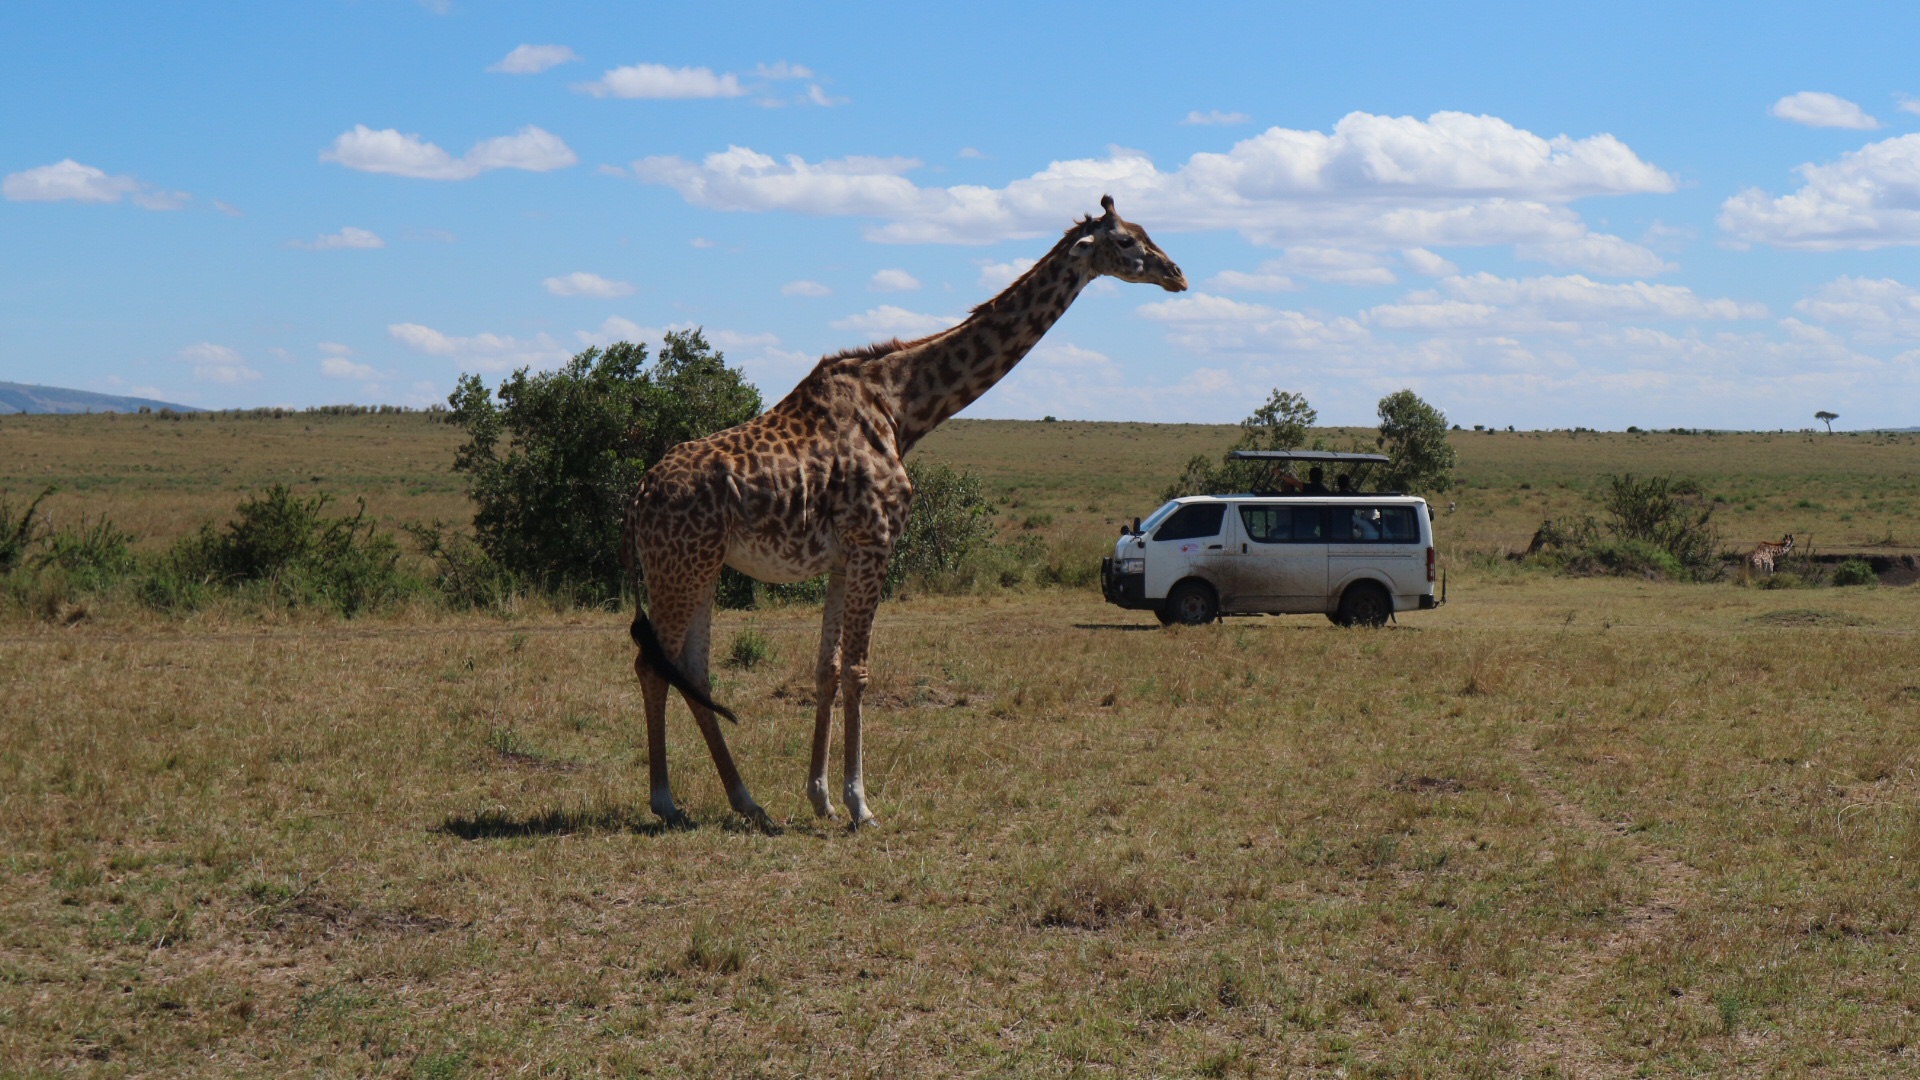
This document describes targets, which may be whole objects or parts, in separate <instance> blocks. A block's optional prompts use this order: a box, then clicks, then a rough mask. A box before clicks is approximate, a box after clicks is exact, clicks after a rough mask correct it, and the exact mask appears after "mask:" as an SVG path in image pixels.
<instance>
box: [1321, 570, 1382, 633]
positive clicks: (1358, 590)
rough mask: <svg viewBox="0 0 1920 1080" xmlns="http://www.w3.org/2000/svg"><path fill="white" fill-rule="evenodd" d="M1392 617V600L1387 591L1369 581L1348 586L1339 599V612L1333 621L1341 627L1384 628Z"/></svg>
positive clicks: (1335, 614)
mask: <svg viewBox="0 0 1920 1080" xmlns="http://www.w3.org/2000/svg"><path fill="white" fill-rule="evenodd" d="M1392 615H1393V598H1392V597H1390V596H1388V595H1387V590H1385V589H1383V588H1381V587H1380V586H1378V585H1376V584H1374V583H1373V582H1371V581H1359V582H1355V583H1354V584H1352V585H1350V586H1348V588H1347V591H1346V592H1345V593H1344V594H1342V595H1341V597H1340V610H1339V611H1337V612H1335V613H1334V617H1333V621H1334V622H1337V623H1339V624H1340V625H1341V626H1385V625H1386V623H1387V619H1388V618H1389V617H1390V616H1392Z"/></svg>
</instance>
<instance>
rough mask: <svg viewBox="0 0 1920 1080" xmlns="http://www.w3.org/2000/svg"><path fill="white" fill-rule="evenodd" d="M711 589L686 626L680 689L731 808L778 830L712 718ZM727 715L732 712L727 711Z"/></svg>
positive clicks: (770, 829) (769, 829) (770, 830)
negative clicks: (755, 798) (683, 680)
mask: <svg viewBox="0 0 1920 1080" xmlns="http://www.w3.org/2000/svg"><path fill="white" fill-rule="evenodd" d="M711 593H712V589H711V587H709V589H708V594H709V595H708V597H707V602H706V603H705V604H704V605H702V606H701V607H699V608H698V609H696V610H695V612H694V616H693V619H692V620H691V622H690V623H689V624H688V626H687V635H686V641H685V643H684V644H683V645H682V646H681V649H680V667H681V670H682V671H683V672H684V673H685V674H686V678H687V681H688V683H689V684H690V685H689V686H688V687H686V688H683V689H682V690H681V695H682V696H683V697H685V698H686V701H687V707H688V708H689V709H691V710H692V711H693V721H694V723H696V724H698V725H699V726H700V735H701V737H702V738H704V739H705V740H706V742H707V751H708V753H710V754H712V755H713V765H714V768H715V769H717V770H718V771H719V773H720V783H721V785H722V786H723V787H725V788H726V790H727V803H728V804H729V805H731V806H732V807H733V811H734V813H736V814H739V815H740V816H741V817H743V818H746V819H747V820H748V821H750V822H752V823H753V824H754V825H756V826H758V827H759V828H760V829H761V831H763V832H767V833H777V832H779V831H780V827H779V826H778V825H775V824H774V822H773V818H771V817H769V816H768V815H767V812H766V811H765V810H763V809H761V808H760V804H759V803H757V802H754V801H753V795H752V793H751V792H749V791H748V790H747V783H746V781H745V780H744V779H742V778H741V776H740V770H739V768H738V767H736V766H735V765H734V763H733V755H732V754H731V753H730V752H728V750H727V738H726V736H725V735H724V734H723V733H722V732H721V731H720V724H719V722H718V721H717V720H715V719H714V718H713V716H714V710H713V709H712V708H710V707H709V705H710V704H711V703H712V701H713V698H712V696H711V694H710V689H711V686H712V684H711V683H710V682H709V680H708V677H707V665H708V658H709V655H710V651H711V646H712V628H713V603H712V596H711ZM728 719H732V715H731V714H728Z"/></svg>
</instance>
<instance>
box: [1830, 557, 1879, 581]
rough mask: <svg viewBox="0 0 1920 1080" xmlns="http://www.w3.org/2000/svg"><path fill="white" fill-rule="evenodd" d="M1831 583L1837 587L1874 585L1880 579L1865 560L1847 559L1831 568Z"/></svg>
mask: <svg viewBox="0 0 1920 1080" xmlns="http://www.w3.org/2000/svg"><path fill="white" fill-rule="evenodd" d="M1832 581H1833V584H1835V585H1838V586H1847V585H1875V584H1878V583H1879V581H1880V577H1879V575H1877V574H1875V573H1874V572H1873V566H1872V564H1870V563H1868V562H1867V560H1865V559H1848V560H1847V561H1845V562H1843V563H1841V564H1840V565H1839V566H1836V567H1834V568H1833V578H1832Z"/></svg>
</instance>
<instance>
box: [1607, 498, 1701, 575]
mask: <svg viewBox="0 0 1920 1080" xmlns="http://www.w3.org/2000/svg"><path fill="white" fill-rule="evenodd" d="M1602 500H1603V505H1604V506H1605V508H1606V511H1607V514H1608V518H1609V520H1608V522H1607V530H1608V531H1609V532H1611V533H1612V534H1613V535H1614V536H1615V538H1617V539H1619V540H1623V541H1637V542H1640V543H1643V544H1646V545H1649V546H1651V547H1653V548H1655V549H1657V550H1660V551H1663V552H1665V553H1667V554H1668V555H1670V556H1672V558H1673V561H1674V562H1675V563H1676V564H1678V566H1679V567H1680V568H1681V569H1682V571H1683V572H1684V573H1686V574H1701V573H1704V572H1706V571H1707V570H1708V568H1710V567H1711V566H1713V564H1714V562H1715V559H1714V552H1715V551H1717V550H1718V549H1719V546H1720V545H1719V533H1718V532H1717V530H1716V529H1715V528H1714V525H1713V503H1712V502H1711V501H1710V500H1708V499H1707V498H1706V497H1705V495H1703V494H1702V492H1701V490H1700V486H1699V485H1698V484H1695V483H1694V482H1692V481H1690V480H1680V481H1675V480H1674V479H1673V478H1672V477H1667V476H1649V477H1644V478H1636V477H1635V476H1634V475H1633V474H1632V473H1626V474H1624V475H1620V476H1613V477H1609V478H1608V483H1607V491H1606V493H1605V495H1603V496H1602Z"/></svg>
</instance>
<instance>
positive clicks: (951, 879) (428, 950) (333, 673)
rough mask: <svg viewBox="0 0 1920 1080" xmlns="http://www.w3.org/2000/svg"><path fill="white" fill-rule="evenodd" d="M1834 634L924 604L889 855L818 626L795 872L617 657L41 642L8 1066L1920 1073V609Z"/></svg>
mask: <svg viewBox="0 0 1920 1080" xmlns="http://www.w3.org/2000/svg"><path fill="white" fill-rule="evenodd" d="M1676 600H1678V601H1680V602H1676ZM1822 600H1823V602H1826V606H1827V608H1829V609H1831V611H1832V612H1833V613H1834V614H1838V615H1844V616H1846V620H1850V621H1853V622H1856V623H1857V625H1846V624H1845V621H1835V622H1826V623H1822V624H1821V625H1818V626H1814V627H1789V628H1782V627H1779V626H1777V625H1775V620H1773V619H1772V618H1770V616H1771V615H1772V613H1774V612H1777V611H1782V610H1795V608H1793V607H1789V605H1790V604H1796V605H1797V606H1798V607H1799V608H1801V609H1804V606H1805V601H1804V595H1803V596H1801V597H1794V596H1792V595H1791V594H1787V593H1767V592H1758V591H1742V590H1736V589H1731V588H1728V587H1725V586H1697V587H1680V586H1653V585H1639V584H1627V583H1620V582H1613V581H1587V582H1560V581H1552V580H1550V579H1534V580H1533V581H1531V582H1530V583H1527V584H1523V585H1519V586H1513V587H1507V588H1498V589H1495V588H1487V589H1480V588H1475V587H1472V586H1471V585H1470V584H1469V585H1468V586H1467V587H1463V588H1461V590H1460V592H1459V594H1458V599H1457V600H1456V603H1454V604H1453V605H1451V606H1450V607H1448V608H1447V609H1444V610H1442V611H1440V612H1435V613H1429V614H1426V615H1423V616H1419V617H1409V618H1408V619H1407V620H1406V621H1405V623H1403V624H1402V626H1401V627H1399V628H1395V629H1390V630H1387V631H1385V632H1380V633H1366V632H1349V631H1340V630H1336V629H1334V628H1332V627H1330V626H1328V625H1327V624H1325V623H1324V622H1323V621H1318V620H1311V619H1286V620H1278V619H1275V620H1261V621H1251V622H1233V623H1228V624H1225V625H1222V626H1218V627H1209V628H1203V629H1198V630H1195V629H1182V630H1178V631H1173V632H1162V631H1159V630H1157V629H1155V630H1148V629H1145V628H1144V627H1143V625H1142V624H1141V623H1140V622H1138V621H1137V620H1136V619H1135V618H1132V617H1121V618H1116V616H1115V614H1114V613H1113V612H1112V610H1111V609H1107V608H1104V607H1102V606H1100V605H1098V604H1097V603H1094V602H1090V601H1088V600H1085V599H1081V598H1079V597H1077V596H1073V595H1071V594H1062V593H1049V594H1036V595H1030V596H1027V597H1019V598H1010V599H1001V600H973V599H965V600H958V601H939V602H934V601H925V600H916V601H912V602H909V603H906V604H900V605H891V606H889V607H888V608H887V609H885V610H884V612H883V615H882V619H881V626H880V630H879V634H878V641H879V648H878V654H877V664H876V675H875V683H874V686H873V690H872V700H873V701H875V702H876V708H875V709H874V710H873V712H874V715H875V718H876V719H875V722H874V725H873V726H874V734H873V736H872V738H871V741H870V744H869V746H870V749H869V770H870V772H869V776H868V783H869V788H870V791H871V793H872V797H873V798H874V800H875V804H876V806H877V807H878V809H879V811H880V813H881V814H882V817H883V820H885V821H886V823H887V824H886V826H885V827H884V828H883V829H882V830H881V831H879V832H875V833H870V834H867V835H862V836H858V837H849V836H846V835H843V834H841V833H840V832H838V831H835V830H830V829H825V828H821V827H818V826H816V825H814V824H813V822H812V818H811V816H810V813H809V811H808V810H807V809H806V804H805V800H804V799H803V798H802V795H801V791H800V780H801V776H802V773H803V771H804V767H805V755H806V740H807V736H808V729H809V726H810V725H809V723H808V716H809V714H810V709H809V706H808V698H809V696H810V694H811V687H810V681H811V680H810V678H809V677H808V675H807V668H808V665H809V662H810V661H809V659H808V658H809V657H810V656H811V654H812V635H813V621H814V618H815V615H814V614H813V613H812V612H810V611H808V610H805V609H785V610H776V611H771V612H769V611H761V612H757V613H753V614H752V616H751V618H752V620H753V622H752V627H753V630H754V632H755V633H759V634H762V635H765V637H766V638H767V639H768V641H769V642H770V644H771V648H772V658H771V659H770V660H769V661H767V662H765V663H762V664H759V665H756V666H755V667H754V668H752V669H747V670H740V669H723V671H722V673H721V675H720V680H721V681H720V692H721V695H722V696H723V698H724V699H725V700H727V701H728V702H730V703H731V704H733V705H735V706H736V707H738V708H740V710H741V712H742V715H743V716H745V717H746V718H747V719H746V723H745V724H743V725H742V726H741V727H740V728H738V729H736V730H735V731H734V732H731V733H730V734H732V735H733V743H734V745H735V748H736V750H737V751H738V754H739V756H740V758H741V759H742V761H743V763H744V767H745V769H746V771H747V776H748V779H749V781H750V783H752V784H753V785H754V787H755V789H756V791H757V792H758V794H759V797H760V799H761V800H762V802H763V803H765V804H766V805H767V807H768V809H769V810H770V811H772V812H773V813H774V814H775V815H776V817H780V818H787V819H791V821H792V823H793V828H792V829H790V831H789V832H788V833H786V834H785V835H784V836H779V837H771V838H769V837H764V836H760V835H758V834H756V833H754V832H751V831H748V830H746V829H743V828H741V827H739V825H738V824H737V822H736V821H735V820H734V819H733V818H732V817H731V816H730V815H729V814H728V813H727V811H726V807H725V802H724V799H723V798H722V797H721V793H720V792H719V791H718V787H717V784H716V783H715V781H714V779H713V776H712V768H711V765H710V764H709V763H708V762H707V761H706V760H705V755H704V752H703V751H702V750H701V749H700V747H699V745H698V740H697V739H696V738H694V737H693V733H692V730H691V725H689V724H686V723H685V722H684V718H681V719H679V720H678V721H677V722H676V727H675V730H674V739H675V742H674V746H673V766H674V769H675V775H676V777H677V786H678V790H679V793H680V795H681V797H682V799H683V801H684V802H685V803H686V804H687V805H688V807H689V809H690V811H691V812H692V814H693V815H694V817H695V819H696V820H697V821H698V822H699V826H698V827H697V828H695V829H693V830H691V831H686V832H669V831H661V830H660V829H659V828H658V827H657V826H656V825H655V823H654V822H653V820H652V819H651V818H650V816H649V815H648V814H647V812H646V810H645V791H644V765H643V761H642V752H641V749H640V740H639V738H638V733H637V728H636V724H635V719H636V716H637V705H636V695H635V693H634V688H633V686H632V681H631V678H630V676H629V675H628V674H627V670H626V669H627V665H628V663H629V662H630V655H629V654H630V651H631V647H630V646H629V645H628V644H626V643H625V642H624V640H623V638H622V632H621V626H620V625H619V623H620V622H621V620H620V619H619V617H618V616H613V615H603V616H575V617H560V616H550V617H544V618H530V619H527V620H524V621H523V622H519V623H514V624H502V623H500V622H497V621H492V620H477V619H441V620H437V621H434V620H425V619H421V620H414V621H406V622H402V621H386V622H379V623H356V624H353V625H352V626H351V627H346V626H341V625H335V624H315V625H288V626H282V627H273V628H261V627H255V626H248V625H244V624H237V625H218V624H208V625H201V624H197V623H195V622H193V621H191V620H189V621H187V622H185V623H168V624H160V623H140V622H131V623H124V624H121V625H117V626H113V627H107V626H102V625H98V624H88V625H83V626H80V627H78V628H75V629H71V630H55V629H51V628H47V627H44V626H42V625H39V624H22V625H19V626H16V627H14V628H13V629H12V630H11V631H10V632H9V636H8V637H7V638H6V639H5V641H4V642H3V643H0V674H4V678H5V681H6V683H7V685H8V686H9V687H10V688H11V691H10V701H9V712H10V720H9V723H8V724H7V725H6V726H5V728H4V733H3V734H0V780H3V781H4V782H0V850H3V851H4V858H5V859H6V862H7V874H6V877H5V879H4V885H0V926H3V927H4V928H5V929H4V930H3V931H0V1019H4V1021H5V1022H4V1023H0V1059H4V1060H6V1061H9V1062H13V1063H15V1064H16V1066H17V1067H20V1068H23V1069H26V1070H28V1071H33V1070H45V1071H55V1070H61V1069H66V1068H75V1067H84V1068H91V1069H94V1070H97V1071H100V1072H102V1073H116V1072H121V1071H126V1072H132V1073H140V1074H177V1075H187V1074H197V1073H203V1072H205V1071H207V1070H208V1069H209V1068H210V1067H211V1068H214V1069H217V1070H218V1071H223V1072H257V1073H283V1072H287V1071H309V1070H326V1071H330V1072H336V1073H341V1072H344V1073H353V1074H389V1075H390V1074H398V1075H407V1074H410V1073H411V1074H413V1075H455V1074H465V1073H471V1074H473V1075H494V1074H503V1073H507V1072H510V1071H519V1070H522V1069H525V1070H528V1071H532V1072H537V1073H558V1072H575V1073H596V1074H597V1073H601V1072H605V1073H631V1072H654V1073H696V1074H711V1075H732V1074H766V1075H785V1074H790V1073H795V1072H801V1071H810V1072H818V1073H823V1074H827V1075H840V1074H872V1075H906V1074H921V1075H924V1074H947V1073H953V1072H985V1073H995V1074H1000V1073H1012V1074H1021V1075H1057V1074H1059V1073H1062V1072H1068V1071H1073V1070H1075V1069H1079V1070H1082V1071H1085V1072H1088V1073H1093V1074H1115V1075H1142V1074H1184V1073H1192V1072H1200V1073H1202V1074H1210V1075H1241V1074H1250V1075H1284V1074H1288V1073H1293V1072H1303V1071H1312V1070H1324V1071H1328V1072H1333V1071H1342V1070H1343V1071H1347V1072H1359V1073H1362V1074H1367V1075H1383V1076H1386V1075H1393V1076H1399V1075H1412V1074H1424V1075H1505V1074H1509V1073H1511V1072H1514V1071H1516V1070H1522V1069H1530V1070H1533V1071H1536V1072H1539V1073H1543V1074H1552V1073H1554V1072H1555V1071H1556V1070H1557V1071H1558V1072H1559V1073H1560V1074H1562V1075H1575V1074H1577V1075H1590V1074H1592V1073H1593V1072H1594V1071H1596V1070H1597V1071H1600V1072H1626V1071H1629V1070H1632V1069H1635V1068H1641V1069H1645V1070H1647V1071H1651V1072H1655V1073H1660V1072H1667V1071H1685V1072H1696V1071H1699V1072H1709V1073H1720V1074H1724V1075H1750V1074H1752V1073H1754V1072H1760V1071H1779V1072H1787V1073H1799V1072H1802V1071H1808V1070H1812V1069H1815V1068H1821V1067H1825V1068H1830V1069H1832V1070H1835V1071H1837V1072H1839V1073H1843V1074H1848V1075H1859V1074H1862V1073H1874V1072H1893V1071H1906V1070H1911V1069H1912V1068H1914V1067H1915V1066H1916V1064H1917V1062H1916V1050H1915V1048H1914V1039H1915V1037H1916V1035H1920V1032H1916V1021H1915V1019H1914V1016H1915V1011H1914V1010H1915V1009H1916V1007H1920V991H1917V990H1916V988H1915V986H1914V984H1913V982H1912V980H1911V979H1910V978H1909V977H1908V976H1907V974H1906V973H1905V972H1904V971H1903V967H1904V965H1905V963H1906V961H1907V959H1908V958H1909V957H1910V955H1911V951H1912V945H1911V936H1910V935H1911V934H1912V932H1913V929H1914V927H1913V915H1912V912H1913V911H1914V910H1916V901H1920V896H1916V895H1915V894H1916V891H1917V888H1916V883H1920V872H1917V871H1920V862H1917V861H1916V860H1920V830H1916V823H1915V820H1914V802H1915V796H1916V794H1920V792H1916V783H1917V781H1916V775H1915V771H1914V766H1915V761H1916V756H1915V755H1916V750H1920V747H1917V746H1916V742H1917V741H1920V735H1916V733H1915V731H1914V729H1913V727H1912V725H1911V724H1910V723H1909V721H1908V718H1909V717H1910V716H1911V714H1912V711H1913V708H1914V706H1915V705H1916V703H1920V688H1916V687H1915V686H1913V685H1910V684H1911V683H1912V682H1913V674H1912V672H1914V671H1915V670H1920V655H1916V649H1915V642H1914V637H1913V629H1914V622H1915V619H1914V614H1913V611H1912V606H1911V605H1912V596H1911V593H1910V592H1908V591H1906V590H1900V591H1894V590H1875V591H1862V590H1853V591H1851V592H1848V593H1844V594H1841V593H1836V594H1833V595H1832V598H1831V600H1830V601H1829V600H1828V597H1827V596H1825V595H1823V597H1822ZM746 626H747V623H746V617H745V616H738V615H723V616H722V618H721V622H720V628H719V633H718V640H719V641H721V642H725V641H728V640H730V639H731V636H732V635H733V634H735V633H738V632H740V631H742V630H744V629H746ZM210 1063H211V1064H210Z"/></svg>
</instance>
